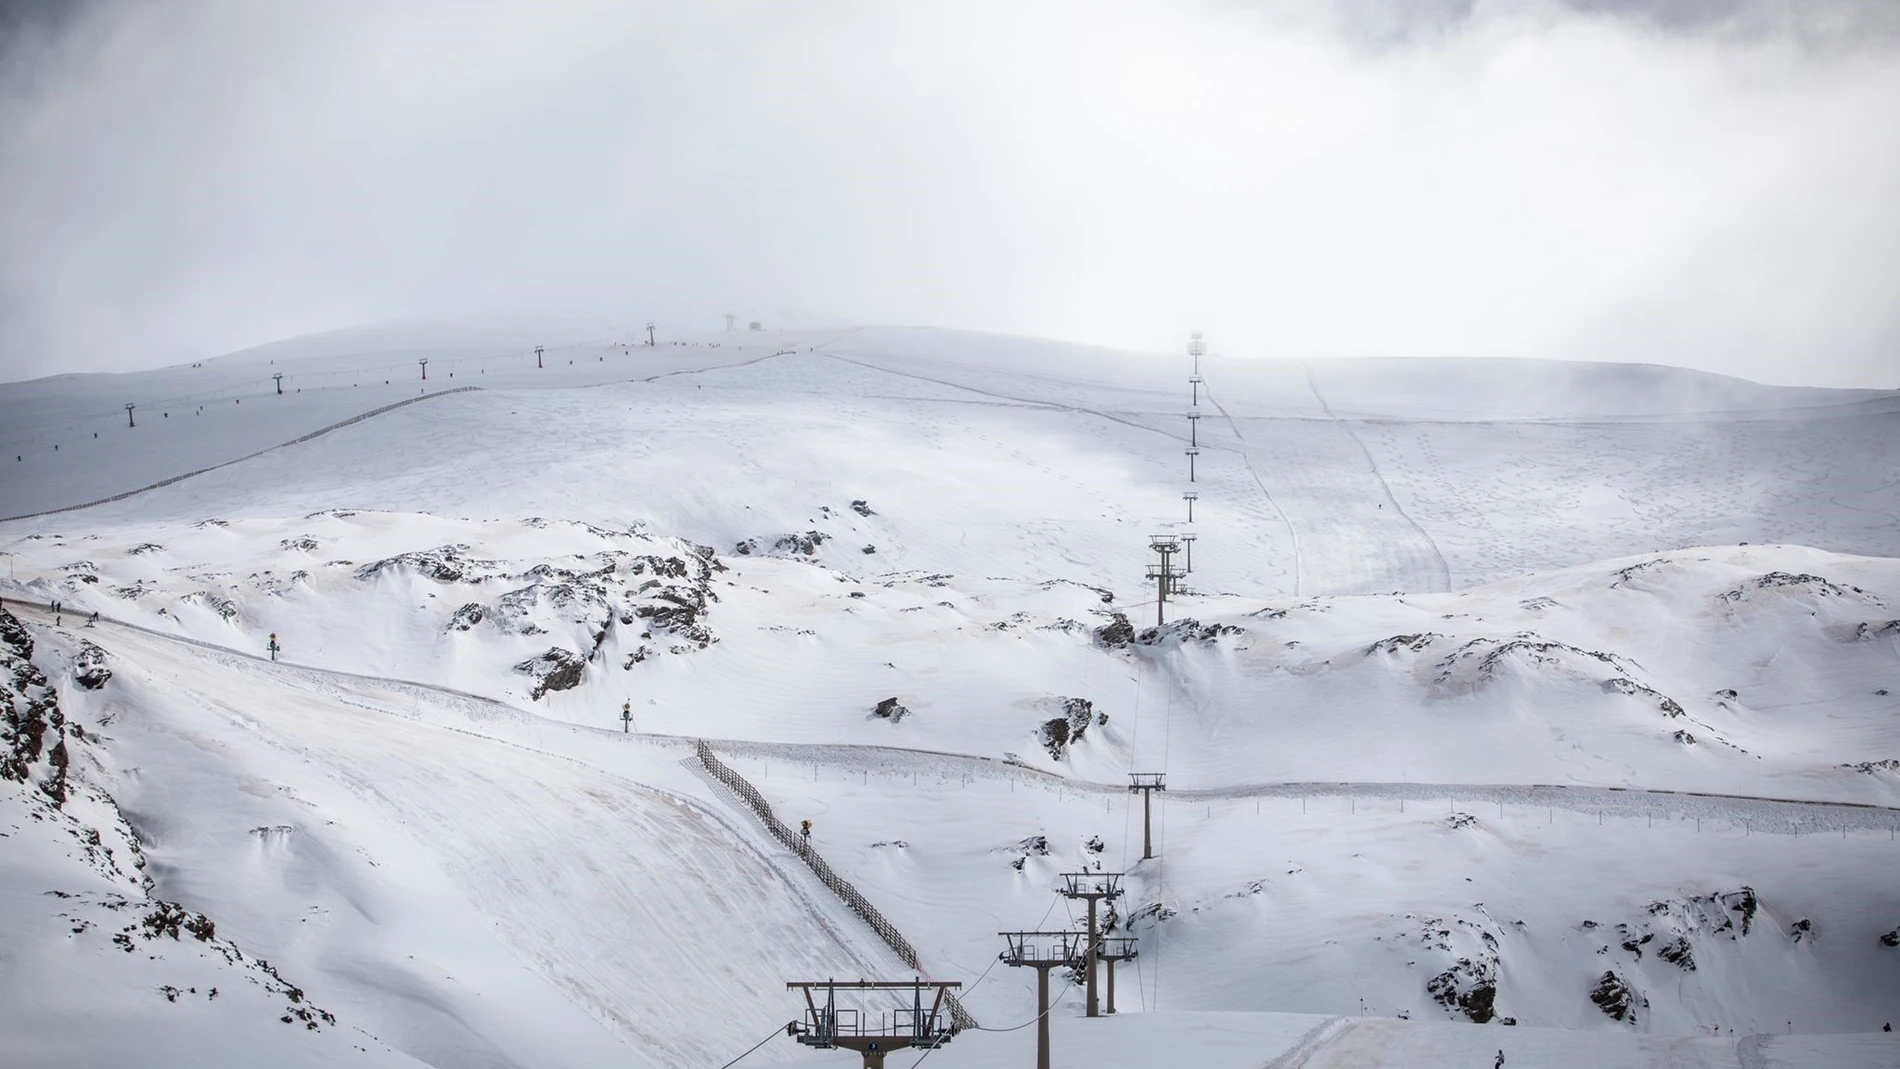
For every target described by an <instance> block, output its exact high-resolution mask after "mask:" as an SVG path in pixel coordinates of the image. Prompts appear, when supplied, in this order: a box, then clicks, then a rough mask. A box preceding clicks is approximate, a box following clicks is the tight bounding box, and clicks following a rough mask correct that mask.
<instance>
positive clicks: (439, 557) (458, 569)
mask: <svg viewBox="0 0 1900 1069" xmlns="http://www.w3.org/2000/svg"><path fill="white" fill-rule="evenodd" d="M494 565H495V562H494V561H483V560H475V559H472V558H470V557H469V556H468V546H466V545H459V544H458V545H452V546H437V547H436V548H434V549H419V550H416V551H414V552H411V553H399V554H397V555H396V556H394V557H385V558H383V559H382V560H379V561H372V562H370V563H369V564H365V565H363V566H362V567H360V568H358V569H356V577H357V578H358V579H374V578H376V577H377V576H379V575H384V574H387V573H391V572H401V571H412V572H415V573H416V574H417V575H421V576H424V577H426V578H429V579H433V580H435V581H436V582H438V583H459V582H462V581H463V580H465V579H468V578H470V577H471V575H472V573H474V572H476V571H478V570H480V569H483V568H492V567H494Z"/></svg>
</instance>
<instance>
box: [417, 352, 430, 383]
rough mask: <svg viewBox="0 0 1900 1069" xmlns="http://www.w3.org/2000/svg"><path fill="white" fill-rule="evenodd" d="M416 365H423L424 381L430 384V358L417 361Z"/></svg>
mask: <svg viewBox="0 0 1900 1069" xmlns="http://www.w3.org/2000/svg"><path fill="white" fill-rule="evenodd" d="M416 363H418V364H421V365H422V381H424V382H428V381H429V358H428V357H426V356H425V357H423V358H422V359H420V360H418V361H416Z"/></svg>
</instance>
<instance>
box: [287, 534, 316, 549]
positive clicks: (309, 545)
mask: <svg viewBox="0 0 1900 1069" xmlns="http://www.w3.org/2000/svg"><path fill="white" fill-rule="evenodd" d="M277 546H278V548H280V549H285V550H300V551H302V552H304V553H315V552H316V550H317V540H316V539H314V538H312V537H310V536H309V535H299V536H298V537H296V538H286V539H284V540H283V541H281V542H279V543H277Z"/></svg>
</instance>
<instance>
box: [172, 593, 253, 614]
mask: <svg viewBox="0 0 1900 1069" xmlns="http://www.w3.org/2000/svg"><path fill="white" fill-rule="evenodd" d="M178 600H179V601H182V602H184V603H185V604H187V605H203V606H204V607H205V608H207V609H210V610H211V611H212V612H215V613H217V614H218V615H219V616H220V617H222V618H223V619H226V620H234V619H236V618H237V614H238V607H237V602H235V601H232V600H231V599H230V598H226V597H220V596H218V595H216V594H213V593H212V592H211V591H209V590H196V591H193V592H191V593H189V594H185V595H183V596H182V597H180V598H179V599H178Z"/></svg>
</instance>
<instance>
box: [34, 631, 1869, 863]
mask: <svg viewBox="0 0 1900 1069" xmlns="http://www.w3.org/2000/svg"><path fill="white" fill-rule="evenodd" d="M5 608H6V609H7V611H9V612H12V613H14V615H16V616H22V615H25V613H24V610H29V609H30V610H31V611H32V613H33V614H35V615H38V616H40V617H46V616H50V615H51V611H50V609H49V608H48V607H47V606H46V605H45V604H44V603H41V602H34V601H28V600H25V599H22V598H7V599H5ZM99 622H100V624H102V625H109V626H111V627H117V628H123V629H125V630H128V631H134V632H138V633H141V634H144V635H148V636H150V637H152V638H156V639H160V640H162V641H166V642H175V643H179V644H181V645H186V646H192V647H196V648H198V649H200V650H203V651H205V652H207V653H210V654H213V655H214V656H216V657H221V658H230V659H234V660H238V661H242V662H245V663H247V664H249V665H251V666H254V667H259V668H264V669H267V670H270V671H274V672H278V673H282V674H286V675H302V676H305V677H308V678H312V679H323V678H326V677H327V678H330V679H334V680H342V681H347V682H349V683H352V684H358V685H368V686H372V687H377V688H381V689H383V690H386V691H394V692H396V693H399V694H400V693H404V692H409V694H408V696H411V697H414V696H417V695H418V694H422V693H427V694H433V695H441V696H445V697H451V698H455V699H458V700H459V701H462V702H467V703H474V704H475V705H477V706H478V707H479V708H480V710H481V714H476V713H473V712H465V714H464V715H467V716H468V717H469V719H470V720H471V721H472V722H473V723H475V724H476V725H480V724H482V723H483V722H484V721H493V722H496V723H505V724H511V725H513V726H515V727H520V728H533V729H537V730H541V731H545V732H554V733H558V734H560V735H562V736H566V737H569V738H572V739H578V740H582V743H581V745H582V746H592V745H597V744H598V742H597V740H601V739H611V738H616V737H618V738H623V739H628V740H630V741H634V742H641V743H645V744H658V745H665V746H677V747H679V748H680V751H681V752H682V753H686V752H688V751H689V750H690V749H691V747H692V745H693V743H694V742H695V740H697V739H700V738H704V739H705V740H706V741H707V742H708V743H709V744H712V745H714V746H716V747H718V749H719V750H720V751H721V752H723V753H726V754H729V755H731V756H733V757H735V758H760V759H779V760H787V761H797V762H800V763H803V764H817V765H822V766H826V767H832V768H845V769H849V770H851V771H858V770H861V769H882V770H890V769H893V768H897V767H899V766H904V765H906V764H908V765H913V766H915V767H917V768H918V769H933V768H940V767H942V766H944V765H946V764H951V765H956V766H958V767H960V768H961V769H963V770H964V771H965V772H969V773H983V774H987V775H988V776H990V777H993V778H1001V777H1012V778H1016V779H1019V780H1022V781H1024V782H1029V783H1036V784H1041V785H1044V786H1050V787H1057V788H1059V789H1061V790H1065V791H1073V792H1076V793H1103V794H1111V795H1115V796H1121V795H1123V794H1126V793H1127V790H1128V787H1127V785H1126V784H1121V783H1097V782H1094V781H1091V780H1079V779H1071V778H1069V777H1066V776H1063V775H1061V774H1059V773H1055V772H1049V771H1045V770H1043V769H1039V768H1033V767H1031V766H1029V765H1024V764H1019V763H1017V762H1014V761H1009V760H1005V759H999V758H995V757H988V756H984V755H982V754H963V753H954V752H950V751H945V750H926V749H920V748H915V747H905V746H876V745H866V744H862V743H848V742H836V743H805V742H762V741H758V740H753V739H720V738H714V737H710V736H702V735H667V734H661V733H656V732H633V733H632V734H631V735H627V734H625V733H623V732H620V731H616V730H613V729H611V728H605V727H599V728H597V727H589V726H587V725H584V724H576V723H573V722H571V721H566V720H557V719H553V718H550V717H545V716H542V715H540V714H538V713H536V712H534V711H532V710H528V709H522V708H519V707H516V706H513V705H510V704H508V703H506V702H503V701H499V700H497V699H495V698H490V697H486V696H483V695H480V694H473V693H470V692H468V691H462V690H456V689H454V688H452V687H444V686H439V685H437V684H433V683H421V682H417V681H414V680H408V679H395V678H391V677H387V676H371V675H360V674H357V673H354V672H345V671H341V670H338V669H332V668H321V667H317V666H314V665H306V664H297V663H294V662H290V661H272V660H270V659H269V658H268V657H266V656H263V655H260V654H255V653H249V652H246V651H244V650H238V649H233V648H231V647H229V646H220V645H218V644H216V643H213V642H206V641H204V640H202V639H195V638H189V637H186V636H184V635H171V634H166V633H165V632H163V631H158V630H155V629H153V628H149V627H145V626H143V625H140V624H134V623H128V622H126V621H122V620H115V619H112V618H111V617H106V616H101V617H100V618H99ZM40 626H43V627H46V626H48V625H47V624H46V623H45V621H44V620H42V621H41V623H40ZM49 629H50V627H49ZM72 630H73V629H72V628H65V629H62V632H63V633H62V637H63V638H65V639H68V640H70V639H71V638H72V637H73V636H72V635H71V633H70V632H71V631H72ZM108 652H110V650H109V649H108ZM1167 686H1169V687H1172V688H1176V691H1175V692H1176V693H1177V694H1178V695H1179V696H1180V699H1181V700H1182V701H1183V702H1186V703H1188V705H1189V706H1190V707H1192V706H1193V705H1194V703H1195V701H1196V699H1195V697H1194V695H1193V694H1192V693H1191V692H1187V691H1182V690H1180V689H1178V684H1177V683H1175V682H1174V681H1172V680H1170V681H1169V682H1168V683H1167ZM482 714H485V715H482ZM452 730H458V731H463V732H464V733H466V734H469V735H472V736H475V737H478V738H486V739H493V740H496V741H501V742H507V743H509V744H510V745H521V744H520V743H519V742H518V741H516V740H512V739H509V738H508V737H506V736H504V735H499V734H494V733H492V732H489V731H483V730H478V729H477V727H462V728H453V729H452ZM581 752H582V754H583V756H581V757H578V758H576V759H577V760H581V761H583V762H586V757H585V753H586V751H585V750H584V749H583V750H582V751H581ZM569 756H572V755H569ZM1169 793H1170V794H1172V795H1174V796H1176V797H1179V798H1183V799H1187V798H1194V799H1205V800H1209V801H1215V800H1236V799H1244V798H1300V797H1313V798H1319V797H1357V798H1366V799H1374V798H1381V799H1387V800H1397V799H1401V798H1402V799H1405V800H1407V801H1428V800H1438V799H1451V800H1469V801H1472V802H1484V803H1487V804H1492V805H1495V804H1497V803H1498V802H1503V803H1505V804H1506V805H1511V806H1533V807H1537V808H1551V809H1562V810H1565V811H1566V812H1574V813H1585V814H1588V813H1598V812H1602V813H1606V814H1615V815H1621V816H1631V815H1636V816H1640V815H1643V814H1644V813H1657V814H1660V813H1662V812H1664V811H1665V809H1667V810H1668V811H1671V812H1675V813H1679V814H1680V813H1691V812H1702V813H1704V814H1705V815H1706V816H1705V818H1706V819H1743V818H1744V817H1748V816H1753V817H1762V818H1780V819H1782V820H1785V821H1786V823H1785V824H1782V825H1770V824H1766V823H1764V824H1761V825H1759V826H1758V828H1759V830H1761V831H1763V832H1777V831H1779V830H1781V828H1784V827H1786V828H1798V829H1799V830H1801V831H1802V832H1803V833H1804V834H1806V833H1812V832H1814V831H1829V832H1838V831H1840V830H1841V827H1842V823H1841V822H1842V821H1846V822H1847V826H1848V827H1849V828H1850V829H1861V830H1888V829H1891V828H1894V827H1900V820H1897V819H1896V818H1900V807H1892V806H1879V805H1873V804H1869V803H1865V802H1840V801H1829V800H1824V799H1807V798H1778V797H1772V796H1768V795H1755V794H1724V793H1720V792H1714V791H1679V790H1671V789H1668V788H1658V787H1591V786H1576V785H1570V784H1552V783H1423V782H1404V783H1390V782H1377V781H1349V780H1341V781H1274V782H1265V783H1241V784H1228V785H1223V786H1216V787H1204V788H1195V787H1178V788H1177V787H1173V786H1170V788H1169ZM1665 803H1669V805H1665ZM1718 806H1726V807H1728V808H1726V809H1717V808H1715V807H1718ZM1803 814H1817V815H1818V814H1826V815H1829V816H1831V817H1833V818H1835V819H1834V822H1832V823H1817V822H1816V821H1814V820H1811V819H1803V817H1802V815H1803Z"/></svg>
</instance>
